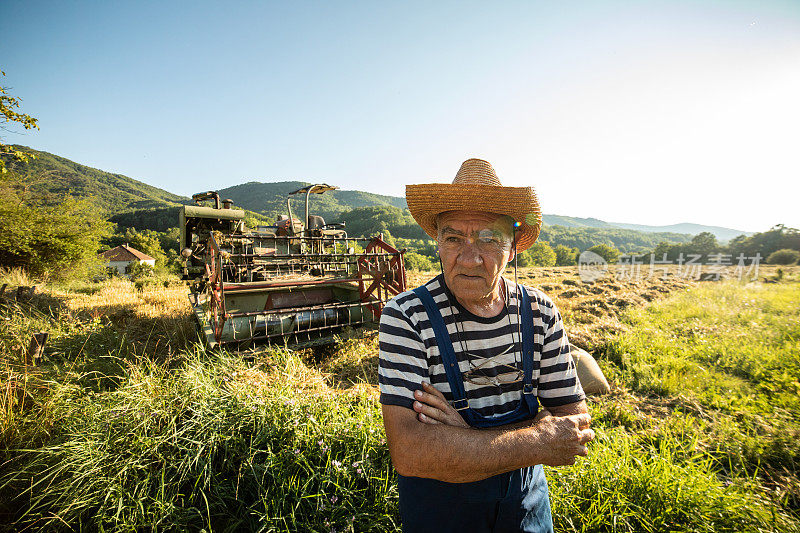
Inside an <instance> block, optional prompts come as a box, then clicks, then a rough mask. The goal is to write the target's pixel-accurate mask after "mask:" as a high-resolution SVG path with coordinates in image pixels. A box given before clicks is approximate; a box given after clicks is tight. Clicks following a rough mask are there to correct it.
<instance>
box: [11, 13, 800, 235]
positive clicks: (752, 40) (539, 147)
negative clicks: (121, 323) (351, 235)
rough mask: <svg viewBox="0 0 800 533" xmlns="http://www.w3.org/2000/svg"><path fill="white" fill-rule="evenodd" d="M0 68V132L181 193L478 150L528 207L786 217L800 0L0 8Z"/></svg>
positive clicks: (797, 167) (797, 90)
mask: <svg viewBox="0 0 800 533" xmlns="http://www.w3.org/2000/svg"><path fill="white" fill-rule="evenodd" d="M0 68H2V69H3V70H4V71H5V72H6V74H7V76H6V77H5V78H4V79H3V80H2V84H3V85H5V86H10V87H12V88H13V91H12V92H13V94H15V95H18V96H21V97H22V98H23V110H24V111H25V112H28V113H30V114H32V115H33V116H35V117H37V118H38V119H39V121H40V122H39V123H40V127H41V131H39V132H35V133H27V134H25V135H17V134H13V133H3V134H2V136H3V139H4V141H5V142H11V143H19V144H26V145H29V146H32V147H34V148H37V149H41V150H46V151H49V152H53V153H56V154H59V155H62V156H64V157H67V158H69V159H72V160H75V161H77V162H80V163H83V164H87V165H90V166H93V167H97V168H100V169H103V170H108V171H112V172H119V173H122V174H125V175H128V176H130V177H133V178H136V179H139V180H142V181H144V182H146V183H150V184H152V185H156V186H158V187H162V188H165V189H167V190H170V191H172V192H176V193H180V194H186V195H189V194H191V193H193V192H197V191H200V190H207V189H211V188H223V187H227V186H230V185H234V184H237V183H243V182H246V181H253V180H257V181H282V180H303V181H325V182H328V183H331V184H336V185H339V186H341V187H342V188H347V189H361V190H368V191H372V192H377V193H383V194H391V195H395V196H402V195H403V194H404V186H405V184H407V183H420V182H435V181H441V182H445V181H450V180H452V177H453V176H454V175H455V172H456V171H457V170H458V166H459V165H460V163H461V161H462V160H464V159H466V158H468V157H482V158H485V159H488V160H489V161H490V162H492V164H493V165H494V166H495V168H496V169H497V171H498V174H499V175H500V178H501V180H503V182H504V183H505V184H507V185H533V186H534V187H535V188H536V190H537V192H538V194H539V197H540V201H541V203H542V206H543V210H544V211H545V212H546V213H556V214H562V215H569V216H580V217H597V218H601V219H604V220H610V221H619V222H633V223H641V224H671V223H678V222H697V223H703V224H712V225H722V226H728V227H733V228H737V229H742V230H748V231H762V230H765V229H768V228H769V227H770V226H771V225H773V224H776V223H784V224H786V225H789V226H794V227H800V210H798V209H797V208H796V201H797V200H796V199H797V198H798V197H800V155H798V154H800V149H798V145H799V144H800V143H799V142H798V141H800V132H799V131H798V130H799V129H800V98H798V97H797V95H798V94H800V2H776V1H767V0H763V1H751V2H735V1H725V2H700V1H694V2H680V1H671V2H643V1H639V2H601V1H594V2H547V3H545V2H402V3H401V2H396V3H389V2H283V3H279V2H225V3H221V2H220V3H212V2H199V1H195V2H38V1H24V2H23V1H15V0H3V1H2V2H1V3H0Z"/></svg>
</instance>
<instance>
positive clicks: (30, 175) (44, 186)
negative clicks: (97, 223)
mask: <svg viewBox="0 0 800 533" xmlns="http://www.w3.org/2000/svg"><path fill="white" fill-rule="evenodd" d="M16 148H17V149H20V150H24V151H25V152H29V153H32V154H34V155H35V156H36V159H31V160H30V161H29V162H28V163H27V164H19V163H11V164H10V165H9V167H10V169H11V170H12V171H14V172H17V173H18V174H20V175H22V176H24V177H25V178H26V181H27V182H28V183H29V189H28V190H29V191H30V192H32V193H34V194H36V195H37V196H39V197H40V198H42V199H44V200H45V201H46V200H47V199H48V198H53V200H54V201H56V200H57V197H60V196H62V195H63V194H64V193H69V194H70V195H71V196H73V197H76V198H90V199H91V200H92V201H94V203H95V205H97V207H98V208H99V209H100V210H102V211H103V212H104V213H107V214H109V215H111V214H115V213H120V212H123V211H134V210H140V209H153V208H163V207H168V206H175V205H178V204H182V203H187V202H189V201H190V200H189V198H186V197H183V196H179V195H177V194H173V193H171V192H168V191H165V190H164V189H159V188H158V187H153V186H152V185H147V184H146V183H142V182H141V181H138V180H135V179H133V178H129V177H127V176H123V175H122V174H114V173H111V172H105V171H103V170H98V169H96V168H92V167H87V166H85V165H81V164H79V163H75V162H74V161H70V160H69V159H66V158H64V157H60V156H57V155H54V154H51V153H49V152H42V151H39V150H33V149H31V148H28V147H25V146H16Z"/></svg>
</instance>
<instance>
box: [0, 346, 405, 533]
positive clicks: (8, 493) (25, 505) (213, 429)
mask: <svg viewBox="0 0 800 533" xmlns="http://www.w3.org/2000/svg"><path fill="white" fill-rule="evenodd" d="M272 355H273V358H272V359H271V360H270V361H262V362H260V363H256V364H255V365H254V364H253V363H251V362H248V363H245V361H244V360H243V359H242V358H241V357H238V356H234V355H230V354H223V355H220V356H217V357H211V358H207V357H206V356H204V355H201V353H200V352H199V351H198V352H195V353H194V354H193V355H192V356H187V359H186V361H185V364H184V365H183V366H182V367H181V368H180V369H179V370H177V371H168V370H167V369H166V368H165V367H163V366H158V365H155V364H153V363H152V362H150V361H148V360H140V361H137V362H135V363H131V364H130V366H129V367H128V371H127V372H126V375H125V376H124V379H123V381H122V383H121V385H120V386H119V387H118V388H116V389H115V390H111V391H105V392H101V393H94V394H87V393H86V392H85V391H82V390H81V389H79V388H77V387H75V386H74V385H55V386H54V389H53V393H52V396H51V397H50V398H49V399H48V401H47V403H46V404H45V405H43V406H42V409H46V410H47V411H48V413H49V416H50V417H52V419H53V420H58V421H59V423H58V425H57V427H54V428H53V429H52V431H53V435H52V436H51V438H50V439H49V440H48V443H47V444H46V445H45V446H42V447H39V448H36V449H29V450H19V451H18V452H17V453H16V454H15V456H14V457H13V459H12V460H11V463H10V464H6V465H5V468H4V470H5V472H6V473H5V475H3V477H2V482H0V494H2V496H3V497H2V501H4V502H6V505H5V506H4V507H5V509H4V512H5V513H6V517H12V516H13V519H14V520H15V522H14V524H15V527H26V526H27V527H35V528H36V529H46V530H52V529H67V526H66V524H70V525H76V524H80V525H81V527H82V528H90V529H101V530H116V531H124V530H142V529H147V530H159V531H162V530H182V529H185V528H190V529H200V528H206V529H207V530H211V529H213V530H217V531H241V530H247V531H271V530H297V531H330V530H332V529H336V530H340V531H344V530H353V529H356V530H368V529H373V528H375V529H379V530H387V529H394V528H395V527H396V518H395V516H396V501H397V498H396V493H395V487H394V484H393V482H392V475H391V464H390V461H389V458H388V455H387V451H386V447H385V445H384V441H383V436H382V430H381V428H382V425H381V420H380V416H379V413H380V411H379V409H378V408H377V406H376V404H375V401H374V399H372V398H370V397H368V396H363V395H357V394H355V395H354V394H347V395H345V394H334V393H332V392H330V391H329V390H326V388H325V387H324V385H321V384H319V383H316V384H315V383H314V381H313V380H311V381H308V379H307V378H308V376H307V373H308V370H307V368H306V367H305V365H304V364H303V363H302V362H301V361H300V360H299V359H298V358H297V356H296V355H292V354H288V353H286V352H273V354H272ZM26 438H27V439H34V438H35V435H32V434H31V435H27V436H26Z"/></svg>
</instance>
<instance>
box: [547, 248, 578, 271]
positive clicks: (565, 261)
mask: <svg viewBox="0 0 800 533" xmlns="http://www.w3.org/2000/svg"><path fill="white" fill-rule="evenodd" d="M553 251H554V252H555V253H556V265H557V266H571V265H574V264H575V262H576V260H577V258H578V249H577V248H570V247H569V246H565V245H563V244H559V245H556V247H555V248H553Z"/></svg>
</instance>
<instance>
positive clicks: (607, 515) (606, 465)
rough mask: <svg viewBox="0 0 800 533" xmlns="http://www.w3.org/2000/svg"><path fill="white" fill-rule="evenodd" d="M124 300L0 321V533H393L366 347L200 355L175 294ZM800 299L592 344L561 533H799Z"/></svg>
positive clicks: (100, 294)
mask: <svg viewBox="0 0 800 533" xmlns="http://www.w3.org/2000/svg"><path fill="white" fill-rule="evenodd" d="M538 281H539V279H538V278H537V282H538ZM545 281H546V280H545ZM113 283H115V284H116V285H114V284H104V285H97V286H87V287H80V288H77V289H78V290H76V288H72V289H69V290H67V289H63V288H62V289H53V290H52V291H48V292H45V293H43V294H40V295H38V296H36V297H34V298H33V299H32V300H31V301H26V302H12V301H6V302H5V303H3V304H1V305H0V313H1V314H2V316H1V317H0V348H1V349H2V352H0V353H2V367H0V370H2V378H1V379H2V380H3V383H2V385H3V386H2V389H1V390H2V397H0V402H2V405H0V407H2V411H1V412H0V430H1V431H2V433H0V438H2V446H0V465H2V466H0V513H1V514H0V524H3V525H0V528H5V529H6V530H8V531H17V530H20V529H22V528H25V527H27V528H28V530H34V531H35V530H46V531H52V530H64V531H70V530H74V531H79V530H83V531H92V530H105V531H134V530H135V531H151V530H158V531H164V530H200V529H203V528H205V529H206V530H213V531H285V530H295V531H325V532H328V531H331V530H336V531H394V530H398V529H399V523H398V518H397V494H396V485H395V481H394V474H393V471H392V469H391V463H390V461H389V457H388V452H387V449H386V445H385V442H384V435H383V428H382V423H381V419H380V406H379V404H378V403H377V398H376V391H375V387H374V383H375V375H376V374H375V365H376V356H377V351H376V344H375V339H374V337H369V336H366V337H360V336H355V337H353V338H350V339H344V340H342V341H341V342H340V343H339V344H338V345H337V346H336V347H334V348H332V349H328V350H317V351H315V352H312V351H301V352H291V351H287V350H283V349H271V350H264V351H260V352H258V353H243V354H233V353H219V354H207V353H205V352H203V351H202V350H201V349H200V348H199V347H198V346H197V345H195V341H194V337H193V333H192V324H191V320H190V317H189V315H188V309H187V307H188V306H186V305H185V304H184V303H183V302H184V300H183V299H184V298H185V296H184V292H183V290H182V289H181V288H180V287H160V288H159V287H149V288H146V289H145V290H136V288H135V287H133V286H131V285H130V284H126V283H125V282H124V281H115V282H113ZM543 283H544V282H543ZM550 284H551V285H555V282H550ZM564 288H565V289H570V290H573V289H575V286H574V285H571V284H566V285H565V286H564ZM798 288H800V285H799V284H798V282H797V280H796V278H792V276H785V277H784V278H783V279H782V280H781V281H780V282H779V283H755V284H751V285H749V286H744V285H739V284H736V283H728V282H726V283H722V282H720V283H716V282H709V283H706V284H700V285H697V286H694V287H692V288H691V289H690V290H688V291H686V290H684V289H681V290H677V291H675V292H674V293H673V294H672V295H671V296H670V297H668V298H666V299H664V300H661V301H656V302H653V303H651V304H649V305H647V306H637V305H631V306H627V307H628V308H627V309H626V310H625V311H624V312H620V317H621V322H620V323H619V324H617V325H616V326H615V327H614V328H613V329H612V331H613V333H609V334H608V336H607V337H606V338H605V339H600V337H599V336H597V335H595V336H594V337H593V339H597V340H596V342H597V343H598V344H599V345H600V350H599V351H598V352H597V353H598V354H600V360H601V364H602V366H603V369H604V370H605V371H606V373H607V375H608V376H609V377H610V378H611V380H612V381H613V383H614V392H613V393H612V394H611V395H608V396H605V397H599V398H593V399H592V402H591V403H592V405H591V410H592V413H593V416H594V419H595V426H596V428H597V433H598V439H597V441H596V443H595V444H594V445H593V446H592V451H591V454H590V457H589V458H588V459H587V460H581V461H579V463H578V464H577V465H575V466H574V467H570V468H563V469H548V477H549V480H550V487H551V494H552V501H553V509H554V518H555V520H556V527H557V530H559V531H631V532H633V531H795V530H800V527H798V523H799V522H798V472H797V459H798V457H797V450H798V446H797V445H796V441H797V436H798V435H797V428H798V427H800V424H798V422H800V420H798V418H799V417H800V410H799V409H798V405H797V392H798V390H797V387H798V381H800V370H799V369H800V347H798V338H800V337H799V336H798V333H800V331H798V324H800V320H798V319H799V318H800V317H798V316H797V315H798V313H799V311H798V309H800V290H798ZM587 298H589V296H587ZM591 298H596V299H602V298H603V295H602V294H595V293H593V294H592V296H591ZM559 305H561V303H559ZM581 305H582V306H583V307H586V306H585V305H583V304H581ZM562 307H564V308H565V309H570V306H569V305H568V304H565V305H563V306H562ZM573 309H577V306H574V307H573ZM599 315H602V319H603V320H610V318H609V316H608V313H607V312H604V313H599V314H598V316H599ZM576 316H577V314H576ZM569 326H570V324H569V322H568V323H567V327H568V328H569ZM33 331H49V332H50V333H51V339H52V345H51V348H50V350H49V352H48V357H47V360H46V361H45V363H44V364H43V365H42V366H39V367H36V368H30V367H25V366H23V365H21V364H20V363H19V361H20V357H21V354H22V351H23V350H24V345H25V343H26V339H27V338H29V335H30V333H31V332H33ZM601 340H602V343H601V342H600V341H601Z"/></svg>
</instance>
